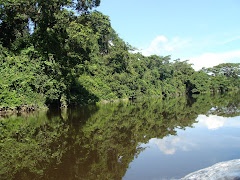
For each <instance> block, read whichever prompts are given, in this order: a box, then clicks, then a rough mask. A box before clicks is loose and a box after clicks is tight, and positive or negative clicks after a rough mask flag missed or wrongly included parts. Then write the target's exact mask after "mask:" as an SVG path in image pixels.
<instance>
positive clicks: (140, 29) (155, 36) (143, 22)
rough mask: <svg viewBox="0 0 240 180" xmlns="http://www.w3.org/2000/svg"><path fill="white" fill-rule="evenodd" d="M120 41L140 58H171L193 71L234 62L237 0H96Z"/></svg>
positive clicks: (239, 38) (237, 57)
mask: <svg viewBox="0 0 240 180" xmlns="http://www.w3.org/2000/svg"><path fill="white" fill-rule="evenodd" d="M97 10H98V11H101V12H102V13H103V14H105V15H108V16H110V19H111V24H112V27H113V28H114V29H115V30H116V32H117V33H118V34H119V35H120V37H121V38H122V39H123V40H125V41H126V42H128V43H129V44H131V45H132V46H134V47H136V48H138V49H139V51H140V52H141V53H143V54H144V55H151V54H157V55H161V56H166V55H171V56H172V59H177V58H180V59H181V60H187V59H188V60H189V61H190V62H191V63H193V64H194V66H193V67H194V68H195V69H200V68H201V67H203V66H204V67H211V66H214V65H217V64H219V63H226V62H235V63H237V62H238V63H240V46H239V44H240V23H239V17H240V0H147V1H145V0H121V1H117V0H101V5H100V7H99V8H97Z"/></svg>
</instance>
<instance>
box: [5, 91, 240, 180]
mask: <svg viewBox="0 0 240 180" xmlns="http://www.w3.org/2000/svg"><path fill="white" fill-rule="evenodd" d="M233 159H240V95H239V94H237V93H228V94H222V95H220V94H218V95H215V96H213V95H198V96H194V97H193V98H186V97H177V98H173V99H167V100H164V101H162V100H160V99H156V98H155V99H147V100H137V101H134V102H120V103H113V104H105V105H97V106H85V107H78V108H77V107H76V108H71V109H68V110H63V111H60V110H49V111H47V112H36V113H32V114H21V115H13V116H9V117H4V118H3V117H1V118H0V179H3V180H11V179H16V180H21V179H24V180H33V179H46V180H48V179H50V180H55V179H56V180H68V179H69V180H70V179H71V180H72V179H84V180H88V179H91V180H98V179H100V180H101V179H116V180H121V179H125V180H129V179H131V180H135V179H136V180H145V179H147V180H158V179H178V178H182V177H184V176H186V175H187V174H189V173H191V172H193V171H196V170H199V169H202V168H206V167H208V166H212V165H213V164H215V163H218V162H221V161H227V160H233Z"/></svg>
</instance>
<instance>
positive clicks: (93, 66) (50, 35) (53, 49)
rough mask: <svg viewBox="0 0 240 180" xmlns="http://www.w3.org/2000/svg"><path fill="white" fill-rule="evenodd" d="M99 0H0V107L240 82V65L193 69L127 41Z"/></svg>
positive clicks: (78, 101)
mask: <svg viewBox="0 0 240 180" xmlns="http://www.w3.org/2000/svg"><path fill="white" fill-rule="evenodd" d="M99 4H100V0H77V1H73V0H48V1H45V0H29V1H25V0H5V1H1V2H0V64H1V66H0V107H6V106H8V107H19V106H21V105H26V104H27V105H35V106H36V105H37V106H45V105H56V106H67V105H71V104H88V103H92V102H98V101H101V100H112V99H123V98H129V97H135V96H143V95H144V96H145V95H147V96H160V97H164V96H170V95H181V94H194V93H202V92H210V91H228V90H234V89H239V87H240V63H238V64H233V63H227V64H220V65H218V66H215V67H213V68H208V69H202V70H200V71H195V70H194V69H193V68H192V67H191V64H189V63H188V61H180V60H171V58H170V56H166V57H162V56H156V55H153V56H149V57H146V56H143V55H142V54H140V53H133V51H134V48H133V47H131V46H130V45H129V44H127V43H126V42H124V41H123V40H122V39H121V38H120V37H119V36H118V34H117V33H116V32H115V31H114V29H113V28H112V27H111V24H110V19H109V17H108V16H106V15H103V14H102V13H100V12H98V11H96V10H93V8H95V7H97V6H99Z"/></svg>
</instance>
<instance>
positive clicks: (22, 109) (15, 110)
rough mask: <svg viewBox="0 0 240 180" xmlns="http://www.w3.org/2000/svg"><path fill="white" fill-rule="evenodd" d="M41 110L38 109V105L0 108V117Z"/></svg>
mask: <svg viewBox="0 0 240 180" xmlns="http://www.w3.org/2000/svg"><path fill="white" fill-rule="evenodd" d="M39 109H42V107H39V106H38V105H27V104H24V105H21V106H16V107H9V106H6V107H0V115H5V114H12V113H21V112H33V111H36V110H39Z"/></svg>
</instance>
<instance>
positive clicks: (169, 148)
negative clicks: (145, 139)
mask: <svg viewBox="0 0 240 180" xmlns="http://www.w3.org/2000/svg"><path fill="white" fill-rule="evenodd" d="M149 142H150V143H153V144H156V145H157V147H158V149H159V150H160V151H162V152H163V153H164V154H167V155H173V154H175V153H176V151H177V150H178V149H180V150H182V151H190V149H191V147H193V146H195V144H193V143H191V142H189V141H188V140H187V139H186V137H185V136H184V135H181V136H168V137H164V138H163V139H156V138H153V139H151V140H150V141H149Z"/></svg>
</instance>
